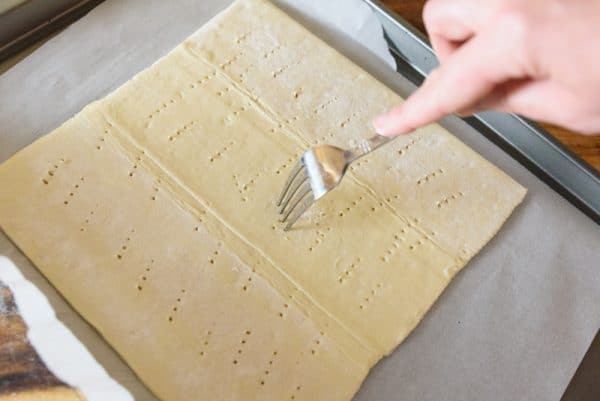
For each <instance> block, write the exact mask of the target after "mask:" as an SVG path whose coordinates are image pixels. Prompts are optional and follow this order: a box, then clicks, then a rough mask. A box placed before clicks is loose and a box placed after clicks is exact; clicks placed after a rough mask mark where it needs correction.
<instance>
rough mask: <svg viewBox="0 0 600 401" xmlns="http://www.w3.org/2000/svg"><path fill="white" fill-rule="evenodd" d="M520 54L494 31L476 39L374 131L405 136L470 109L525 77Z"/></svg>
mask: <svg viewBox="0 0 600 401" xmlns="http://www.w3.org/2000/svg"><path fill="white" fill-rule="evenodd" d="M519 54H520V53H519V52H518V51H517V50H516V49H515V45H514V42H509V41H507V40H506V37H505V36H504V35H502V34H498V32H495V31H494V30H488V31H485V32H483V33H481V34H479V35H477V36H475V37H474V38H472V39H471V40H469V41H468V42H467V43H465V44H464V45H463V46H461V47H460V48H459V49H458V50H457V51H456V52H455V53H454V54H452V55H451V56H450V57H449V58H448V59H447V60H446V62H445V63H443V64H442V65H441V66H440V67H439V68H438V69H437V70H435V71H434V72H432V73H431V74H430V76H429V77H428V78H427V79H426V80H425V83H424V84H423V85H422V86H421V87H420V88H419V89H418V90H417V91H416V92H415V93H414V94H413V95H412V96H410V97H409V98H408V99H407V100H406V101H405V102H404V104H402V105H401V106H400V107H398V108H397V109H395V110H392V111H391V112H390V113H388V114H386V115H384V116H381V117H379V118H377V119H376V120H375V121H374V125H375V129H376V130H377V132H378V133H379V134H381V135H387V136H395V135H402V134H405V133H408V132H410V131H413V130H414V129H416V128H418V127H421V126H423V125H426V124H429V123H432V122H434V121H437V120H439V119H440V118H442V117H444V116H446V115H447V114H450V113H454V112H457V111H460V110H464V109H468V108H469V107H470V106H472V105H474V104H475V103H477V102H478V101H479V100H481V99H483V98H484V97H486V96H487V95H488V94H489V93H490V92H492V91H493V90H494V88H495V87H496V86H497V85H499V84H501V83H503V82H505V81H508V80H511V79H517V78H522V77H524V76H525V70H524V68H523V67H522V66H523V65H524V63H523V61H522V60H519V59H518V57H519Z"/></svg>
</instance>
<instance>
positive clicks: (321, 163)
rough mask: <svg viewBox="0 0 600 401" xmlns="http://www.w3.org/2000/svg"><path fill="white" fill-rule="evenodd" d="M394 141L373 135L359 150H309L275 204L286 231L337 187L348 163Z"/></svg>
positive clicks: (318, 147)
mask: <svg viewBox="0 0 600 401" xmlns="http://www.w3.org/2000/svg"><path fill="white" fill-rule="evenodd" d="M392 139H394V138H390V137H386V136H381V135H375V136H373V137H371V138H368V139H363V140H362V141H361V142H360V143H359V144H358V146H356V147H353V148H350V149H347V150H344V149H341V148H338V147H336V146H331V145H320V146H316V147H314V148H312V149H309V150H308V151H307V152H306V153H304V155H302V157H301V158H300V160H299V161H298V163H296V165H295V166H294V168H293V169H292V171H291V173H290V175H289V177H288V179H287V180H286V182H285V185H284V186H283V191H281V195H280V196H279V200H278V201H277V206H278V207H279V214H280V215H281V216H282V217H281V222H283V223H287V224H286V226H285V228H284V231H288V230H289V229H290V228H292V226H293V225H294V223H295V222H296V221H297V220H298V218H299V217H300V216H301V215H302V214H303V213H304V212H305V211H306V209H308V208H309V207H310V206H311V205H312V204H313V203H315V201H316V200H317V199H319V198H321V197H323V196H324V195H325V194H326V193H327V192H329V191H331V190H332V189H333V188H335V187H337V186H338V184H339V183H340V181H342V178H343V177H344V174H345V173H346V170H347V169H348V166H349V165H350V163H352V162H354V161H355V160H357V159H360V158H361V157H363V156H365V155H367V154H369V153H371V152H372V151H374V150H375V149H377V148H379V147H381V146H383V145H385V144H386V143H388V142H390V141H391V140H392Z"/></svg>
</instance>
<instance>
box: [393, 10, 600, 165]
mask: <svg viewBox="0 0 600 401" xmlns="http://www.w3.org/2000/svg"><path fill="white" fill-rule="evenodd" d="M382 2H383V3H384V4H386V5H387V6H388V7H390V8H391V9H393V10H394V11H396V12H397V13H398V14H400V15H401V16H402V17H403V18H404V19H406V20H408V21H409V22H410V23H411V24H413V25H414V26H416V27H417V28H419V29H420V30H421V31H423V32H425V27H424V26H423V19H422V18H421V14H422V11H423V5H424V4H425V2H426V0H382ZM541 125H542V126H544V128H546V129H547V130H548V131H549V132H550V133H551V134H552V135H554V137H556V138H557V139H558V140H559V141H560V142H562V143H563V144H565V145H566V146H567V147H568V148H569V149H570V150H571V151H572V152H574V153H576V154H577V155H579V156H580V157H581V158H582V159H584V160H585V161H587V162H588V163H589V164H591V165H592V166H594V167H595V168H596V170H598V171H600V135H597V136H584V135H579V134H575V133H573V132H572V131H569V130H566V129H564V128H559V127H556V126H553V125H549V124H541Z"/></svg>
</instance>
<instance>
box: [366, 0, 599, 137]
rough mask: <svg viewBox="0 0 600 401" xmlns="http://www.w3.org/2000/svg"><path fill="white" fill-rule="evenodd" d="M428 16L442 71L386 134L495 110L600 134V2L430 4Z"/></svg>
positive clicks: (391, 116)
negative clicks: (451, 116)
mask: <svg viewBox="0 0 600 401" xmlns="http://www.w3.org/2000/svg"><path fill="white" fill-rule="evenodd" d="M423 19H424V22H425V26H426V28H427V32H428V33H429V36H430V39H431V43H432V45H433V48H434V50H435V52H436V53H437V55H438V58H439V60H440V67H438V68H437V69H436V70H434V71H433V72H432V73H431V74H430V75H429V77H428V78H427V79H426V81H425V82H424V84H423V85H422V86H421V87H420V88H419V89H418V90H417V91H416V92H415V93H414V94H413V95H412V96H410V97H409V98H408V99H407V100H406V101H405V102H404V103H403V104H402V105H400V106H399V107H397V108H395V109H394V110H392V111H391V112H389V113H387V114H385V115H382V116H380V117H378V118H376V119H375V120H374V122H373V125H374V127H375V129H376V131H377V132H378V133H379V134H382V135H388V136H395V135H402V134H406V133H409V132H410V131H412V130H414V129H416V128H418V127H420V126H423V125H426V124H429V123H432V122H434V121H436V120H438V119H440V118H442V117H444V116H445V115H447V114H450V113H455V112H458V113H461V114H471V113H474V112H477V111H482V110H488V109H494V110H498V111H505V112H511V113H519V114H522V115H525V116H527V117H529V118H532V119H535V120H542V121H546V122H550V123H554V124H558V125H562V126H564V127H567V128H570V129H573V130H576V131H580V132H582V133H587V134H592V133H598V132H600V51H599V47H598V46H599V44H598V41H600V0H429V1H428V2H427V4H426V5H425V9H424V12H423Z"/></svg>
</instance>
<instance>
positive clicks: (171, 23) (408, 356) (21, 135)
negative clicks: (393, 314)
mask: <svg viewBox="0 0 600 401" xmlns="http://www.w3.org/2000/svg"><path fill="white" fill-rule="evenodd" d="M303 1H304V0H303ZM303 1H292V0H288V1H287V4H288V5H287V6H285V8H286V9H287V10H288V11H292V14H293V15H294V16H295V17H297V19H298V20H299V21H300V22H302V23H304V24H306V25H307V26H309V27H311V28H312V30H313V31H314V32H315V33H317V34H318V35H319V36H321V37H322V38H324V39H325V40H326V41H328V42H329V43H330V44H331V45H333V46H334V47H336V48H337V49H339V50H340V51H342V52H343V53H344V54H346V55H347V56H349V57H350V58H351V59H352V60H353V61H355V62H356V63H358V64H359V65H361V66H362V67H363V68H365V69H367V70H368V71H370V72H371V73H372V74H373V75H375V76H376V77H378V78H379V79H381V80H382V81H383V82H385V83H386V84H388V85H389V86H391V87H392V88H394V89H396V90H398V92H399V93H400V94H402V95H406V94H408V93H409V92H410V91H411V90H412V89H413V88H412V86H411V85H410V84H409V83H408V82H407V81H406V80H404V79H402V78H401V77H400V76H399V75H398V74H396V73H395V72H394V71H393V70H392V69H391V68H390V67H389V65H388V64H386V63H385V62H382V61H381V60H380V59H379V58H377V57H375V56H374V55H373V53H371V52H370V51H368V50H366V49H365V47H364V46H363V45H362V44H361V43H363V44H369V46H377V45H373V43H374V42H372V41H370V40H369V41H367V39H366V37H367V36H375V35H377V34H378V33H376V32H369V33H367V31H369V29H363V30H362V32H360V33H358V32H357V31H356V30H355V31H352V32H354V34H353V33H352V32H350V31H351V30H350V31H343V30H342V31H340V30H339V29H337V28H336V26H338V27H339V26H340V24H342V25H343V22H344V21H345V20H346V14H345V13H346V12H348V10H354V9H356V7H362V5H359V0H352V1H350V0H339V2H340V3H339V4H340V6H338V7H337V8H336V9H335V10H333V11H330V12H329V14H330V15H331V17H332V18H330V19H329V22H327V23H325V25H323V20H322V19H319V18H313V17H311V16H308V17H307V16H302V15H299V14H298V12H297V9H298V8H300V9H302V8H303V7H302V5H303V4H304V2H303ZM315 1H316V0H315ZM311 3H312V5H313V6H314V4H316V3H314V2H311ZM322 3H329V2H322ZM228 4H229V1H228V0H178V1H176V2H171V1H169V2H166V1H161V0H144V1H142V0H107V1H106V2H105V3H103V4H101V5H100V6H99V7H98V8H97V9H95V10H94V11H92V12H91V13H90V14H89V15H88V16H86V17H85V18H84V19H83V20H81V21H79V22H77V23H75V24H73V25H72V26H71V27H69V28H68V29H67V30H66V31H64V32H63V33H61V34H60V35H58V36H57V37H55V38H54V39H52V40H51V41H49V42H48V43H46V44H45V45H44V46H42V47H41V48H40V49H38V50H37V51H36V52H34V53H33V54H32V55H31V56H29V57H28V58H27V59H25V60H24V61H23V62H21V63H20V64H18V65H17V66H15V67H13V68H12V69H11V70H9V71H8V72H7V73H5V74H4V75H2V76H0V161H1V160H5V159H6V158H8V157H9V156H11V155H12V154H13V153H15V152H16V151H17V150H19V149H21V148H22V147H24V146H26V145H27V144H29V143H30V142H32V141H33V140H34V139H35V138H37V137H39V136H40V135H43V134H45V133H47V132H49V131H50V130H51V129H53V128H55V127H57V126H58V125H59V124H60V123H62V122H63V121H64V120H66V119H67V118H69V117H70V116H72V115H73V114H75V113H76V112H78V111H79V110H80V109H81V108H82V107H83V106H85V105H86V104H87V103H89V102H90V101H92V100H94V99H97V98H100V97H102V96H104V95H106V94H107V93H108V92H110V91H112V90H113V89H115V88H117V87H118V86H119V85H120V84H121V83H123V82H125V81H126V80H128V79H129V78H131V77H132V76H133V75H134V74H135V73H137V72H138V71H140V70H141V69H143V68H144V67H146V66H148V65H150V64H151V63H152V62H154V61H155V60H156V59H158V58H159V57H160V56H162V55H164V54H165V53H166V52H167V51H168V50H170V49H171V48H173V47H174V46H175V45H176V44H177V43H179V42H180V41H182V40H183V39H184V38H185V37H187V36H188V35H189V34H190V33H192V32H193V31H195V30H196V29H197V28H198V27H200V26H201V25H202V24H203V23H204V22H206V21H207V20H208V19H209V18H210V17H211V16H213V15H214V14H216V13H217V11H219V10H221V9H223V8H224V7H225V6H227V5H228ZM289 4H292V5H293V7H291V6H289ZM307 6H308V7H310V5H308V4H307ZM308 9H310V8H308ZM353 18H354V17H353V16H348V17H347V19H348V21H354V20H353ZM359 25H360V24H359ZM364 26H366V24H365V25H364ZM359 28H363V27H361V26H359ZM359 30H360V29H359ZM361 35H362V36H361ZM357 41H358V42H357ZM379 43H381V42H379ZM349 84H351V83H349ZM444 124H445V126H446V127H447V128H449V129H450V130H451V132H453V133H454V134H455V135H456V136H458V137H459V138H460V139H461V140H463V141H464V142H466V143H467V144H468V145H469V146H471V147H472V148H474V149H475V150H477V151H478V152H480V153H481V154H482V155H483V156H484V157H486V158H487V159H488V160H490V161H492V162H493V163H495V164H496V165H497V166H499V167H500V168H501V169H503V170H504V171H506V172H507V173H508V174H509V175H511V176H512V177H514V178H515V179H516V180H517V181H519V182H520V183H521V184H523V185H524V186H526V187H527V188H528V189H529V193H528V196H527V199H526V201H525V203H524V204H523V205H521V206H520V207H519V208H518V209H517V211H516V212H515V213H514V214H513V216H512V217H511V218H510V219H509V222H508V223H507V224H506V225H505V227H504V228H503V229H502V230H501V232H500V233H499V234H498V235H497V236H496V237H495V238H494V239H493V240H492V241H491V242H490V244H488V245H487V246H486V247H485V248H484V249H483V250H482V252H481V253H480V254H479V255H478V256H476V257H475V258H474V259H473V260H472V261H471V262H470V263H469V265H468V266H467V267H466V268H465V269H464V270H463V272H461V273H460V274H459V275H458V277H457V278H456V279H455V280H454V282H453V283H452V284H451V285H450V286H449V287H448V288H447V290H446V291H445V292H444V294H443V295H442V296H441V298H440V299H439V300H438V301H437V303H436V304H435V305H434V307H433V308H432V310H431V311H430V312H429V313H428V314H427V316H426V317H425V319H424V320H423V321H422V322H421V324H420V325H419V326H418V327H417V329H416V330H415V331H414V332H413V333H412V334H411V335H410V336H409V337H408V339H407V340H406V341H405V342H404V343H403V344H402V345H401V346H400V347H399V348H398V349H397V350H396V352H394V354H393V355H392V356H390V357H388V358H386V359H384V360H383V361H382V362H381V363H380V364H378V366H376V367H375V369H374V370H373V371H372V373H371V374H370V375H369V377H368V379H367V381H366V382H365V384H364V385H363V387H362V389H361V390H360V392H359V393H358V395H357V396H356V398H355V401H367V400H370V401H391V400H460V401H465V400H507V401H514V400H558V399H559V398H560V396H561V394H562V392H563V391H564V389H565V388H566V386H567V384H568V381H569V379H570V378H571V376H572V375H573V373H574V371H575V369H576V367H577V365H578V363H579V362H580V360H581V359H582V357H583V355H584V353H585V351H586V349H587V347H588V346H589V344H590V343H591V341H592V338H593V336H594V334H595V332H596V331H597V329H598V327H599V326H600V228H599V227H598V226H597V225H596V224H594V223H593V222H592V221H591V220H590V219H589V218H587V217H586V216H584V215H583V214H582V213H580V212H579V211H578V210H576V209H575V208H574V207H572V206H571V205H570V204H569V203H567V202H566V201H565V200H564V199H562V198H561V197H560V196H559V195H558V194H556V193H554V192H553V191H552V190H551V189H550V188H548V187H547V186H546V185H545V184H543V183H542V182H541V181H539V180H538V179H537V178H536V177H535V176H533V175H532V174H531V173H529V172H528V171H527V170H526V169H525V168H523V167H522V166H521V165H519V164H518V163H517V162H515V161H514V160H512V159H511V158H510V157H509V156H508V155H506V154H504V153H502V151H501V150H499V149H498V148H497V147H495V146H494V145H493V144H491V143H490V142H488V141H487V140H486V139H485V138H483V137H482V136H480V135H479V134H478V133H477V132H475V131H474V130H472V129H471V128H469V127H468V126H466V125H465V124H463V123H462V122H460V121H459V120H458V119H455V118H449V119H447V120H445V121H444ZM407 196H410V195H407ZM465 224H473V222H465ZM0 254H4V255H7V256H8V257H10V258H11V259H12V260H13V262H14V263H15V264H16V265H17V266H19V268H20V269H21V270H22V271H23V273H24V274H25V276H26V277H27V278H29V279H30V280H31V281H33V282H34V283H36V284H37V285H38V287H39V288H40V289H41V290H42V291H43V292H44V293H45V294H46V295H47V296H48V297H49V299H50V301H51V303H52V305H53V307H54V308H55V310H56V311H57V315H58V317H59V318H60V319H61V320H63V322H64V323H65V324H66V325H67V326H69V327H70V328H71V330H72V331H73V332H74V333H75V334H76V335H77V337H78V338H79V339H80V340H81V341H82V342H83V343H84V344H86V345H87V346H88V348H89V349H90V350H91V351H92V353H93V354H94V356H95V357H96V359H98V360H99V361H100V363H101V364H102V365H103V366H104V367H105V368H106V370H107V371H108V372H109V373H110V374H111V375H112V376H113V377H114V378H116V379H117V380H118V381H120V382H121V383H122V384H124V385H125V386H126V387H127V388H128V389H129V390H130V391H131V392H132V394H133V395H134V396H135V397H136V399H138V400H152V399H154V398H153V397H152V395H151V394H149V392H148V390H146V389H145V387H144V386H143V385H141V384H140V383H139V381H138V380H137V379H136V378H135V377H134V376H133V374H132V373H131V371H130V370H129V369H128V368H127V367H126V366H125V365H124V363H123V362H122V361H121V360H120V359H119V358H118V356H116V354H115V353H114V352H113V351H112V350H111V349H110V347H108V346H107V345H106V343H104V342H103V341H102V339H101V338H100V337H99V336H98V334H97V333H96V332H95V331H94V330H93V329H92V328H90V327H89V325H87V324H86V323H85V322H83V321H82V319H81V318H80V317H79V316H78V315H77V314H75V313H74V312H73V311H72V309H70V308H69V306H68V305H67V304H66V303H65V301H64V300H63V299H62V298H60V296H59V295H57V293H56V292H55V291H54V290H53V289H52V287H51V286H50V285H49V284H48V283H47V282H46V281H45V280H44V279H43V278H42V277H41V276H40V274H39V273H38V272H37V271H36V270H35V268H34V267H33V266H32V265H31V264H30V263H29V262H28V261H27V260H26V259H25V258H24V257H23V256H22V255H21V254H20V252H18V250H16V249H15V248H14V246H13V245H12V244H10V243H9V242H8V240H7V239H6V238H5V237H4V236H1V237H0Z"/></svg>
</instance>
